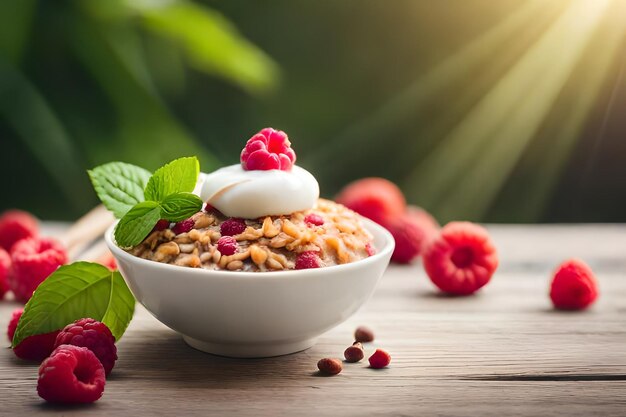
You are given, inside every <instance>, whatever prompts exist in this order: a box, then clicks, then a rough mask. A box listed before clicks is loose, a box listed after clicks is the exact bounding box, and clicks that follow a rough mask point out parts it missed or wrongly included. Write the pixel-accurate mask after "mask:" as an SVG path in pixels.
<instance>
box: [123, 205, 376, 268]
mask: <svg viewBox="0 0 626 417" xmlns="http://www.w3.org/2000/svg"><path fill="white" fill-rule="evenodd" d="M191 219H192V220H193V226H191V229H190V230H188V231H184V232H182V233H178V234H177V233H176V232H175V231H174V230H178V231H180V229H177V228H176V227H173V228H169V227H167V228H165V229H164V230H154V231H153V232H152V233H151V234H150V235H148V237H146V239H145V240H144V241H143V242H142V243H141V244H139V245H137V246H135V247H134V248H132V249H129V250H128V252H129V253H131V254H133V255H135V256H138V257H141V258H144V259H150V260H152V261H156V262H163V263H168V264H173V265H179V266H187V267H192V268H204V269H209V270H230V271H255V272H256V271H260V272H263V271H280V270H290V269H302V268H314V267H327V266H332V265H340V264H346V263H350V262H354V261H358V260H360V259H364V258H367V257H368V256H370V255H371V254H372V253H373V247H372V245H371V240H372V238H371V236H370V234H369V232H367V230H365V229H364V228H363V226H362V224H361V221H360V219H359V216H358V214H356V213H355V212H353V211H352V210H349V209H347V208H346V207H344V206H342V205H340V204H337V203H334V202H332V201H329V200H324V199H319V200H318V201H317V204H316V205H315V206H314V207H313V208H311V209H308V210H304V211H298V212H295V213H292V214H290V215H278V216H265V217H261V218H258V219H233V218H231V217H226V216H225V215H223V214H222V213H221V212H219V211H218V210H215V209H211V208H209V210H207V211H201V212H198V213H196V214H195V215H194V216H192V217H191ZM224 236H231V237H232V239H233V240H231V239H224ZM235 244H236V245H235ZM219 247H221V248H222V251H223V252H224V253H221V252H220V250H219ZM227 253H229V254H227Z"/></svg>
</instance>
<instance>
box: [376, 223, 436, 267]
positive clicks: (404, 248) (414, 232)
mask: <svg viewBox="0 0 626 417" xmlns="http://www.w3.org/2000/svg"><path fill="white" fill-rule="evenodd" d="M382 224H383V226H385V228H386V229H387V230H389V232H390V233H391V235H392V236H393V239H394V240H395V242H396V246H395V248H394V249H393V254H392V255H391V260H392V261H394V262H398V263H403V264H407V263H409V262H411V261H412V260H413V259H415V258H417V257H418V256H419V254H420V252H421V250H422V246H423V243H424V241H425V239H426V235H425V232H424V230H423V229H422V228H421V227H420V225H419V224H418V223H417V221H415V219H414V218H413V217H411V216H409V215H407V214H402V215H400V216H398V217H393V218H390V219H387V220H386V221H385V222H383V223H382Z"/></svg>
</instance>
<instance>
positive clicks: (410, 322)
mask: <svg viewBox="0 0 626 417" xmlns="http://www.w3.org/2000/svg"><path fill="white" fill-rule="evenodd" d="M489 229H490V231H491V232H492V236H493V238H494V240H495V241H496V245H497V247H498V249H499V252H500V259H501V266H500V268H499V270H498V272H497V273H496V275H495V277H494V278H493V280H492V282H491V283H490V284H489V285H488V286H487V287H486V288H484V289H483V290H482V291H481V292H480V293H479V294H478V295H475V296H471V297H465V298H450V297H445V296H441V295H439V294H437V293H436V292H435V291H434V289H433V286H432V285H431V284H430V281H428V278H427V277H426V275H425V274H424V272H423V269H422V266H421V264H420V263H416V264H414V265H411V266H395V265H394V266H391V267H390V268H389V269H388V271H387V272H386V274H385V275H384V276H383V278H382V279H381V281H380V283H379V286H378V288H377V290H376V292H375V294H374V296H373V298H372V299H371V300H370V301H369V302H368V303H367V304H366V305H365V306H364V307H363V308H362V309H361V310H360V311H359V312H358V313H357V314H356V315H355V316H354V317H352V318H351V319H350V320H348V321H347V322H346V323H344V324H342V325H340V326H339V327H337V328H335V329H333V330H331V331H329V332H328V333H326V334H325V335H323V336H322V337H321V338H320V339H319V342H318V343H317V345H316V346H314V347H313V348H311V349H309V350H307V351H304V352H301V353H297V354H293V355H288V356H283V357H277V358H269V359H245V360H244V359H229V358H222V357H217V356H212V355H208V354H205V353H201V352H198V351H195V350H193V349H191V348H189V347H188V346H187V345H185V343H184V342H183V341H182V339H181V338H180V337H179V336H178V335H177V334H176V333H175V332H173V331H172V330H169V329H168V328H166V327H165V326H163V325H162V324H160V323H159V322H158V321H156V320H155V319H154V318H153V317H152V316H150V315H149V314H148V313H147V312H146V311H145V310H144V309H143V308H138V310H137V313H136V315H135V318H134V320H133V322H132V323H131V325H130V327H129V329H128V331H127V332H126V334H125V336H124V338H123V339H122V340H121V341H120V342H119V345H118V349H119V350H118V355H119V360H118V362H117V364H116V367H115V369H114V370H113V373H112V374H111V376H110V378H109V379H108V381H107V385H106V389H105V393H104V396H103V397H102V399H101V400H100V401H98V402H97V403H95V404H93V405H89V406H81V407H65V406H53V405H50V404H46V403H45V402H44V401H43V400H41V399H40V398H39V397H38V396H37V393H36V383H37V365H35V364H31V363H26V362H22V361H20V360H19V359H17V358H16V357H14V355H13V353H12V352H11V350H10V349H2V350H1V351H0V415H2V416H4V415H40V414H55V415H81V416H83V415H84V416H92V415H93V416H114V415H130V414H131V413H133V414H134V415H168V416H178V415H189V414H198V415H215V416H231V415H237V416H265V415H267V416H275V415H283V416H300V415H312V416H362V415H380V416H386V415H402V416H418V415H419V416H426V415H440V416H448V415H449V416H453V415H454V416H473V415H476V416H501V415H528V416H534V415H542V416H552V415H562V416H592V415H603V416H609V415H615V416H617V415H622V416H623V415H626V226H624V225H606V226H491V227H489ZM568 257H580V258H582V259H584V260H586V261H587V262H588V263H589V264H590V265H591V267H592V268H593V269H594V270H595V272H596V275H597V277H598V279H599V282H600V287H601V288H600V289H601V295H600V298H599V300H598V302H597V303H596V304H595V305H594V306H593V307H592V308H591V309H590V310H589V311H586V312H581V313H566V312H557V311H554V310H552V309H551V306H550V302H549V299H548V296H547V287H548V280H549V276H550V274H551V272H552V270H553V269H554V267H555V265H557V264H558V263H559V262H560V261H562V260H564V259H566V258H568ZM14 307H16V304H14V303H10V302H3V303H0V328H2V329H5V328H6V324H7V321H8V319H9V316H10V312H11V311H12V309H13V308H14ZM360 324H366V325H368V326H370V327H372V328H373V329H374V330H375V332H376V336H377V340H376V342H375V343H374V344H372V346H368V347H367V351H368V352H371V351H372V350H373V348H374V347H376V346H379V347H382V348H385V349H387V350H388V351H389V352H390V353H391V355H392V363H391V366H390V367H389V368H388V369H384V370H372V369H368V368H367V367H366V364H365V363H358V364H345V366H344V370H343V372H342V373H341V374H340V375H338V376H335V377H320V376H318V375H317V373H316V363H317V361H318V359H320V358H322V357H326V356H333V357H341V356H342V352H343V350H344V349H345V348H346V347H347V346H348V345H349V344H350V343H351V342H352V332H353V330H354V328H355V327H356V326H357V325H360ZM6 344H7V345H8V343H6Z"/></svg>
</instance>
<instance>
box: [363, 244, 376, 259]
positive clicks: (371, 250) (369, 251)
mask: <svg viewBox="0 0 626 417" xmlns="http://www.w3.org/2000/svg"><path fill="white" fill-rule="evenodd" d="M365 252H367V256H373V255H376V248H374V246H372V244H371V243H369V242H367V243H366V244H365Z"/></svg>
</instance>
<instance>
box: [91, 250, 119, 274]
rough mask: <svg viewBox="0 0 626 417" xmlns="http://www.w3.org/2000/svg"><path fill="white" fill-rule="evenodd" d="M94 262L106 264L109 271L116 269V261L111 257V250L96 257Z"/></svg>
mask: <svg viewBox="0 0 626 417" xmlns="http://www.w3.org/2000/svg"><path fill="white" fill-rule="evenodd" d="M96 262H97V263H99V264H100V265H104V266H106V267H107V268H109V269H110V270H111V271H115V270H116V269H117V262H116V261H115V258H114V257H113V254H112V253H111V252H108V251H107V252H106V253H105V254H103V255H102V256H100V257H99V258H98V259H96Z"/></svg>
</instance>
